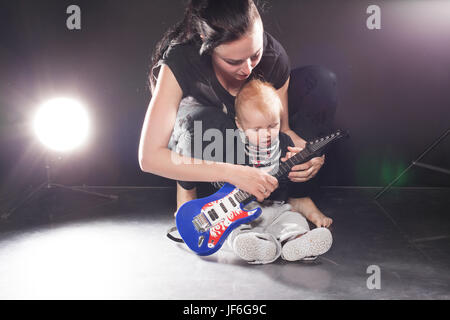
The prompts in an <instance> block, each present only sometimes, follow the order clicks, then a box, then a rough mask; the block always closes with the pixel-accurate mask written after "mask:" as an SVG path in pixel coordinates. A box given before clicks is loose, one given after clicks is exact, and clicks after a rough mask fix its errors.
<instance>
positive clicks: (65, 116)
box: [34, 98, 89, 152]
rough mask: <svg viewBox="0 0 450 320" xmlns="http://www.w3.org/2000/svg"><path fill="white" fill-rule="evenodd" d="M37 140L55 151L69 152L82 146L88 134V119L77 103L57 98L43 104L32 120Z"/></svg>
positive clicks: (83, 109) (82, 108)
mask: <svg viewBox="0 0 450 320" xmlns="http://www.w3.org/2000/svg"><path fill="white" fill-rule="evenodd" d="M34 131H35V133H36V134H37V136H38V138H39V140H40V141H41V142H42V143H43V144H44V145H45V146H47V147H48V148H50V149H52V150H55V151H62V152H65V151H69V150H72V149H75V148H77V147H79V146H80V145H82V144H83V143H84V142H85V141H86V138H87V136H88V133H89V117H88V114H87V112H86V110H85V108H84V107H83V106H82V105H81V104H80V103H79V102H77V101H75V100H71V99H67V98H57V99H53V100H50V101H48V102H46V103H44V104H43V105H42V106H41V107H40V108H39V110H38V112H37V114H36V116H35V120H34Z"/></svg>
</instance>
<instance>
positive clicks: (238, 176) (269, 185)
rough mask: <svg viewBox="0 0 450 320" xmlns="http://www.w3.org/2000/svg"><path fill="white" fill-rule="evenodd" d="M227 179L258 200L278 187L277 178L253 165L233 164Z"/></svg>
mask: <svg viewBox="0 0 450 320" xmlns="http://www.w3.org/2000/svg"><path fill="white" fill-rule="evenodd" d="M232 168H233V170H232V172H230V175H229V178H228V181H227V182H229V183H231V184H233V185H235V186H236V187H238V188H239V189H241V190H244V191H246V192H248V193H250V194H252V195H254V196H255V197H256V199H257V200H258V201H259V202H262V201H263V200H264V199H266V198H267V197H269V196H270V194H271V193H272V192H273V191H274V190H275V189H276V188H278V180H277V178H275V177H272V176H271V175H270V174H268V173H266V172H264V171H262V170H260V169H257V168H253V167H248V166H242V165H233V166H232Z"/></svg>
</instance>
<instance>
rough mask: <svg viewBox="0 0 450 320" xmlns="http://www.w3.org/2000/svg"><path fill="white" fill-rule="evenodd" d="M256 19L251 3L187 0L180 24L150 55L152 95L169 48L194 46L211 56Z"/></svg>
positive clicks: (244, 0) (237, 37) (254, 7)
mask: <svg viewBox="0 0 450 320" xmlns="http://www.w3.org/2000/svg"><path fill="white" fill-rule="evenodd" d="M261 3H262V2H261ZM258 4H259V3H258ZM258 17H259V12H258V9H257V7H256V5H255V3H254V2H253V0H189V1H188V4H187V6H186V10H185V12H184V18H183V20H182V21H180V22H178V23H177V24H175V25H174V26H172V27H171V28H170V29H169V30H167V31H166V33H165V34H164V36H163V37H162V39H161V40H160V41H159V42H158V43H157V44H156V47H155V50H154V51H153V54H152V59H151V67H150V75H149V82H150V90H151V92H152V93H153V90H154V88H155V85H156V80H157V74H156V69H157V67H159V64H158V62H159V61H160V59H161V58H162V57H163V55H164V53H165V52H166V50H167V49H168V48H169V47H170V46H172V45H175V44H180V43H187V42H194V43H196V44H197V45H199V46H200V51H199V54H201V55H203V54H210V53H211V52H212V51H213V50H214V48H216V47H218V46H219V45H221V44H223V43H227V42H231V41H234V40H237V39H239V38H241V37H242V36H244V35H245V34H246V33H247V32H248V31H249V29H250V27H251V26H252V24H253V22H254V21H255V19H256V18H258ZM200 34H202V35H203V39H201V38H200Z"/></svg>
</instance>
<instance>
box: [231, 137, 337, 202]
mask: <svg viewBox="0 0 450 320" xmlns="http://www.w3.org/2000/svg"><path fill="white" fill-rule="evenodd" d="M340 137H342V134H341V132H340V131H337V132H336V133H333V134H331V135H330V136H327V137H325V138H320V139H316V140H315V141H311V142H309V143H308V144H307V146H306V147H305V148H304V149H303V150H302V151H300V152H299V153H297V154H295V155H294V156H293V157H291V158H289V159H288V160H286V161H285V162H282V163H280V165H279V167H278V171H277V173H276V174H274V175H272V176H273V177H275V178H277V179H278V180H279V179H280V178H281V177H283V176H284V175H285V174H287V173H288V172H290V171H291V169H292V168H293V167H294V166H296V165H298V164H300V163H303V162H305V160H306V159H308V158H309V157H310V156H311V155H313V154H315V153H317V152H319V151H321V150H322V149H324V148H325V147H326V146H327V145H328V144H329V143H331V142H332V141H335V140H336V139H337V138H340ZM235 197H236V200H238V201H239V202H241V203H242V202H248V201H250V200H251V199H254V198H255V197H254V196H253V195H252V194H250V193H248V192H245V191H243V190H239V191H238V192H236V194H235Z"/></svg>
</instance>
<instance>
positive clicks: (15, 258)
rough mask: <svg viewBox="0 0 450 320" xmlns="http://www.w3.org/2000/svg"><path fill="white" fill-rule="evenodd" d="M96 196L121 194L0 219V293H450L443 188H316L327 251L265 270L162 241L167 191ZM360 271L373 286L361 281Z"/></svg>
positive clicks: (169, 201) (169, 203)
mask: <svg viewBox="0 0 450 320" xmlns="http://www.w3.org/2000/svg"><path fill="white" fill-rule="evenodd" d="M100 191H102V192H108V191H110V192H111V193H115V194H118V195H119V196H120V199H119V200H118V201H117V202H109V201H108V200H104V199H101V198H97V197H92V196H88V195H83V194H74V193H69V192H67V191H58V192H56V193H55V195H54V196H51V197H47V198H40V199H36V200H34V201H32V202H30V204H29V205H27V206H25V207H23V208H21V209H20V210H19V211H17V212H15V213H14V214H13V215H12V216H10V217H9V219H7V220H2V221H0V299H194V300H195V299H201V300H203V299H250V300H251V299H449V298H450V276H449V271H450V270H449V266H450V252H449V248H450V246H449V244H450V234H449V230H450V228H449V226H450V215H449V214H450V210H449V208H450V190H448V189H420V190H419V189H408V190H404V189H402V190H400V189H394V190H391V191H389V192H388V193H387V194H385V195H384V196H383V197H382V198H381V199H380V201H379V202H374V201H373V200H372V198H373V196H374V195H375V193H376V191H377V190H376V189H335V188H325V189H324V198H323V199H322V200H321V201H320V203H319V207H320V208H321V209H322V211H324V212H325V213H326V214H327V215H329V216H331V217H332V218H333V220H334V223H333V226H332V233H333V241H334V243H333V247H332V249H331V250H330V251H329V252H328V253H326V254H325V255H323V256H322V257H320V258H319V259H318V260H316V261H314V262H311V263H305V262H291V263H288V262H285V261H282V260H278V261H277V262H275V263H273V264H270V265H248V264H247V263H245V262H243V261H241V260H239V258H237V257H236V256H235V255H234V254H233V252H231V251H229V250H228V249H226V248H223V249H221V250H220V251H219V252H218V253H216V254H214V255H212V256H209V257H203V258H202V257H198V256H196V255H194V254H192V253H191V252H190V251H188V249H187V248H186V247H185V246H184V245H182V244H176V243H174V242H171V241H170V240H169V239H168V238H166V237H165V232H166V229H167V228H168V227H169V226H170V225H171V224H172V223H173V211H174V204H175V198H174V189H167V190H138V191H129V190H117V189H115V190H100ZM50 212H53V213H52V214H50ZM369 266H378V267H379V270H380V280H381V281H380V284H381V288H380V289H369V288H368V286H367V282H368V278H369V277H370V276H371V275H372V273H368V272H367V270H368V268H369ZM369 269H370V268H369ZM369 282H370V281H369Z"/></svg>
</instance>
